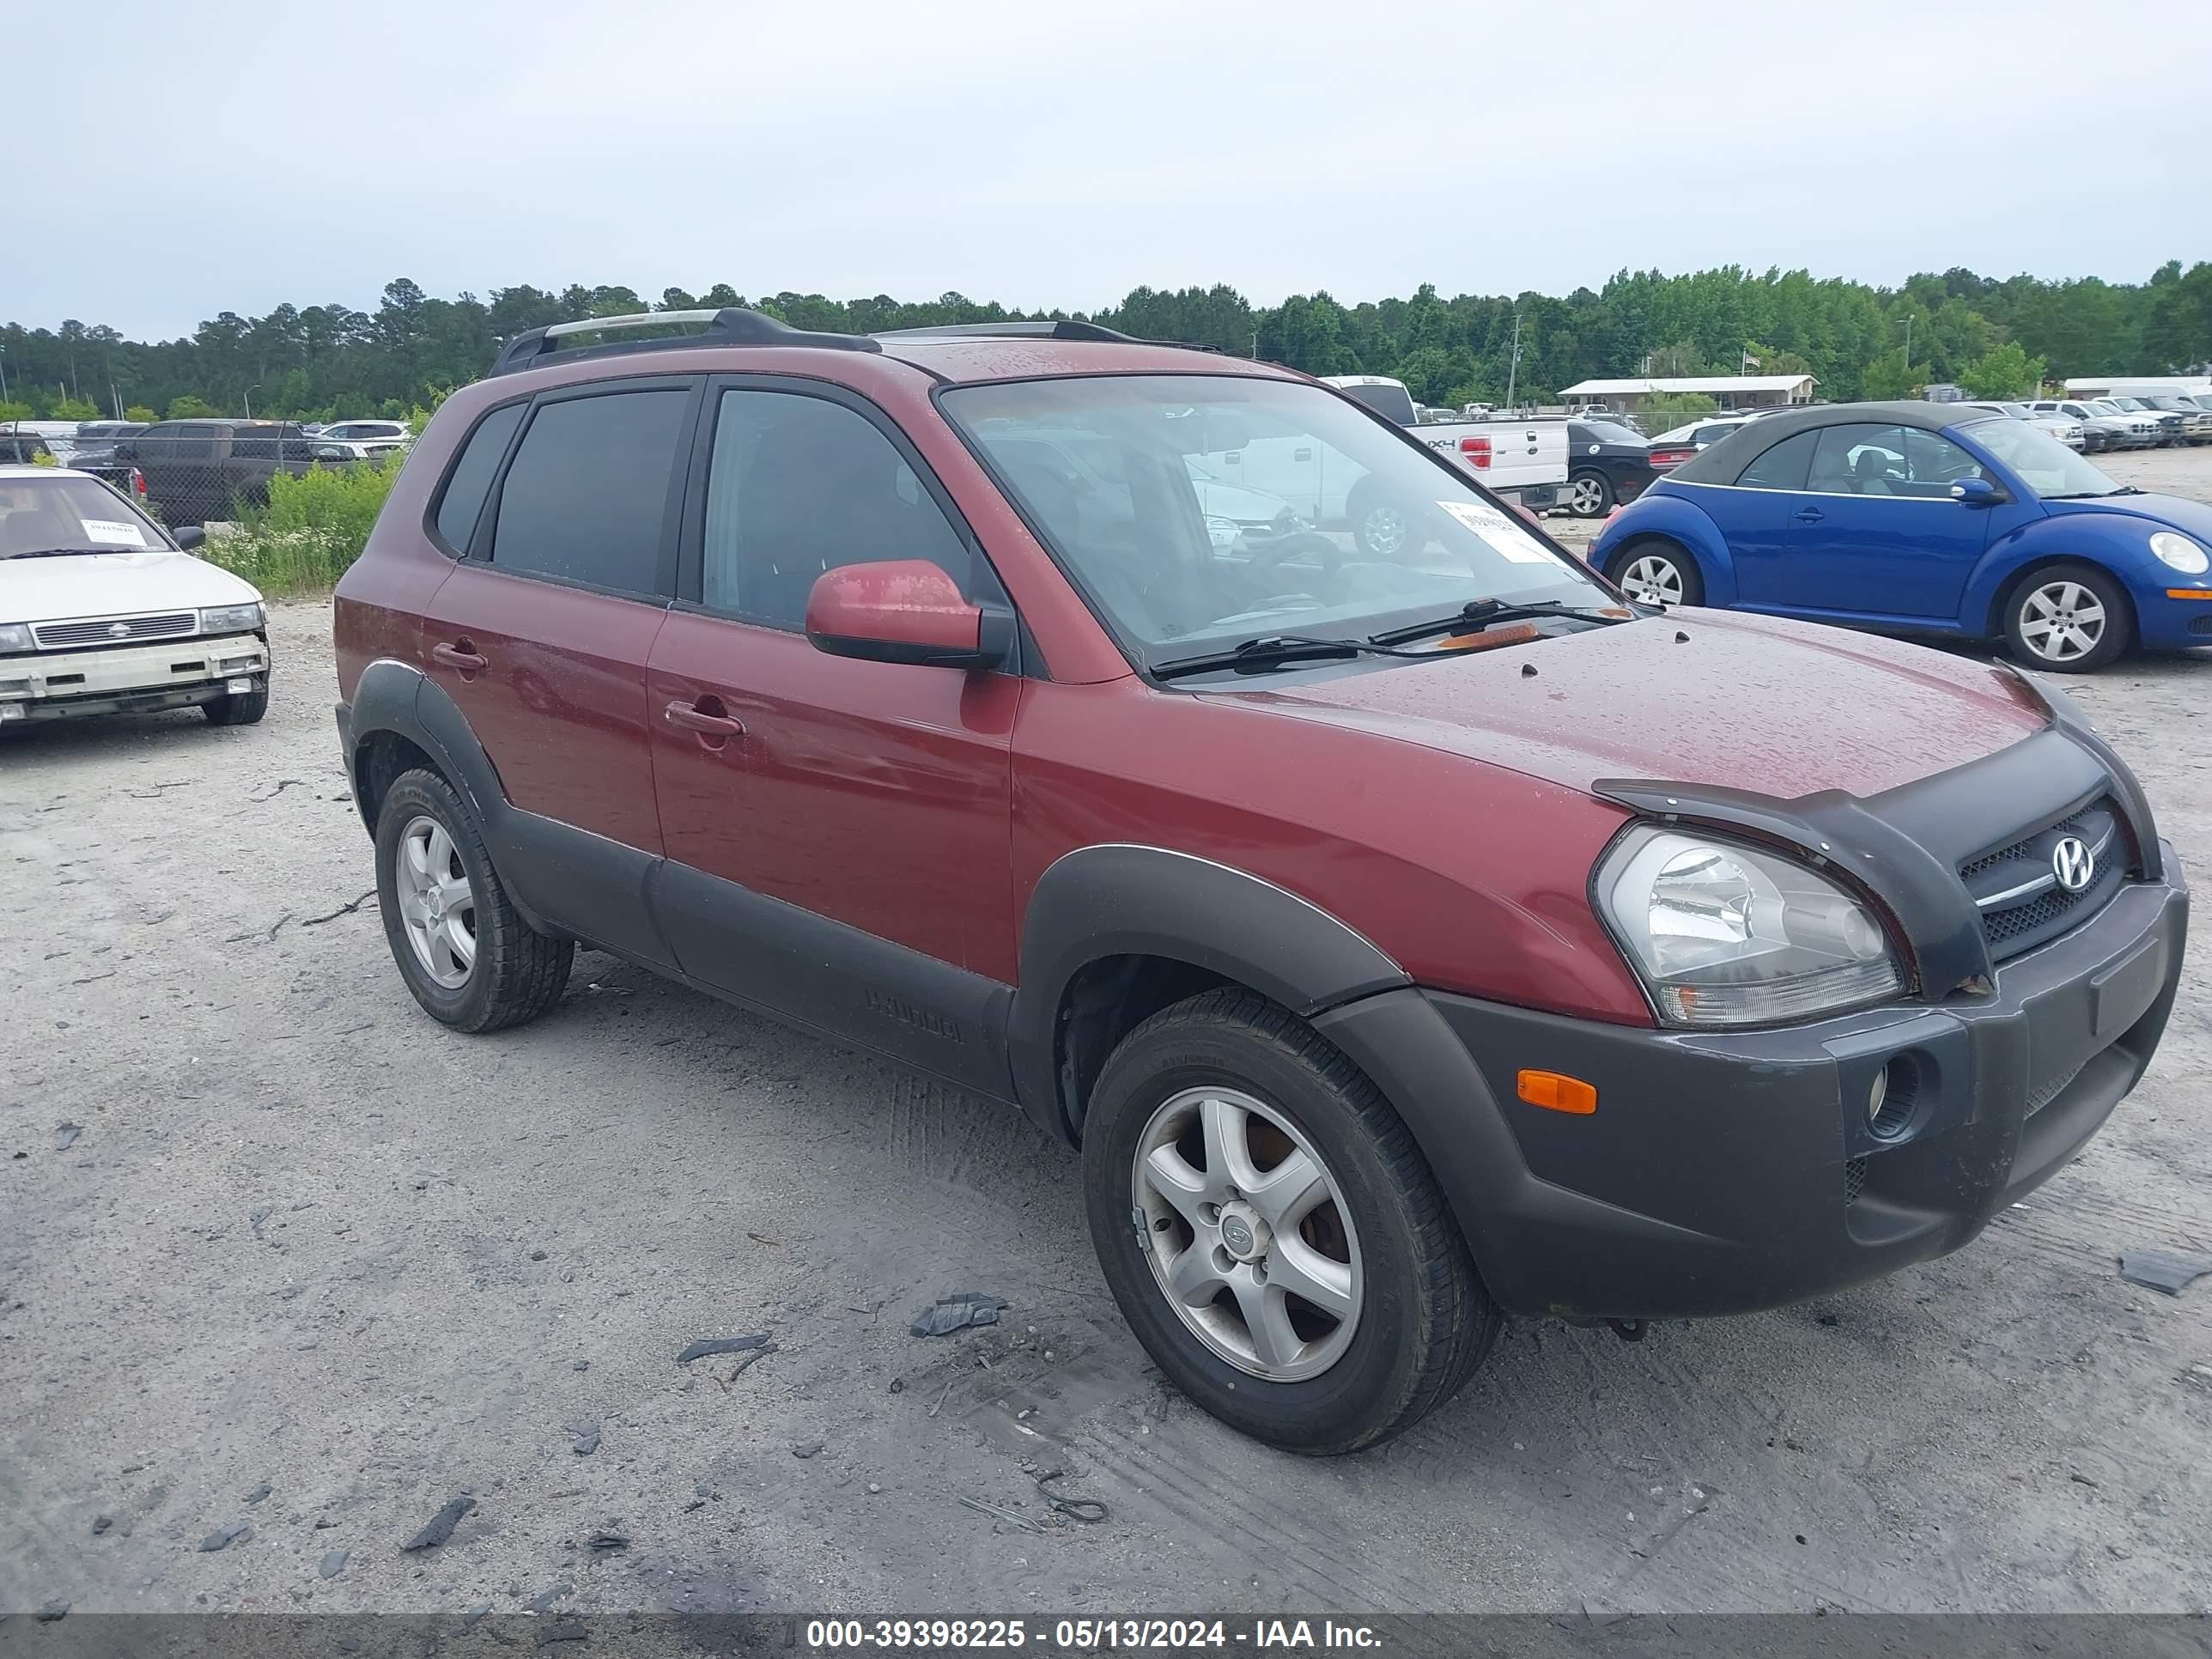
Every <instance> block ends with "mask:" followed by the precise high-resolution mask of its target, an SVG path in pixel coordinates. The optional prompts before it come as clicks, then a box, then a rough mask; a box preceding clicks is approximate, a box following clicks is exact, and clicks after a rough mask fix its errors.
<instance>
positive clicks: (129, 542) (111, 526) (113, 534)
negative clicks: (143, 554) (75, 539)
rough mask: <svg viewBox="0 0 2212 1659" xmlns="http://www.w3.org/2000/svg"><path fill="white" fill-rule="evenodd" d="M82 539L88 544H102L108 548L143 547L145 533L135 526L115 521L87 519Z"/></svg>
mask: <svg viewBox="0 0 2212 1659" xmlns="http://www.w3.org/2000/svg"><path fill="white" fill-rule="evenodd" d="M84 538H85V540H87V541H88V542H100V543H104V544H106V545H107V546H109V547H143V546H145V545H146V532H144V531H143V530H141V529H139V528H138V526H137V525H135V524H125V523H123V522H122V521H121V520H116V519H87V520H85V521H84Z"/></svg>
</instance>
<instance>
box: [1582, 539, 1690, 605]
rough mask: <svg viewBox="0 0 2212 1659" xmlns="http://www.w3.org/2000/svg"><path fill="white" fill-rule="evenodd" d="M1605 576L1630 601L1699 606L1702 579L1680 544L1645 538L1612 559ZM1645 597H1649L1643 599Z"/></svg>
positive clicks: (1625, 548)
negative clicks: (1611, 579)
mask: <svg viewBox="0 0 2212 1659" xmlns="http://www.w3.org/2000/svg"><path fill="white" fill-rule="evenodd" d="M1605 574H1607V575H1608V576H1610V577H1612V578H1613V583H1614V585H1615V586H1618V587H1620V590H1621V591H1622V592H1625V593H1626V594H1627V595H1628V597H1629V598H1630V599H1637V600H1640V601H1642V602H1643V603H1644V604H1647V605H1669V606H1672V605H1703V604H1704V603H1705V578H1704V577H1703V576H1702V575H1700V574H1699V572H1698V562H1697V561H1696V560H1695V559H1693V558H1692V557H1691V556H1690V555H1689V552H1688V550H1686V549H1685V548H1684V547H1683V546H1682V544H1680V542H1670V541H1668V540H1665V539H1664V538H1660V537H1656V536H1655V537H1646V538H1644V540H1642V541H1640V542H1631V543H1629V544H1628V545H1627V546H1626V547H1624V548H1622V549H1621V550H1620V552H1618V553H1616V554H1614V555H1613V562H1612V563H1611V565H1610V566H1609V567H1608V568H1607V570H1606V573H1605ZM1646 594H1649V595H1650V596H1652V597H1650V598H1648V599H1647V598H1645V595H1646Z"/></svg>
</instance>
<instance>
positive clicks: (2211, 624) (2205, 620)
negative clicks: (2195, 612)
mask: <svg viewBox="0 0 2212 1659" xmlns="http://www.w3.org/2000/svg"><path fill="white" fill-rule="evenodd" d="M2189 631H2190V632H2191V633H2192V634H2212V617H2191V618H2190V619H2189Z"/></svg>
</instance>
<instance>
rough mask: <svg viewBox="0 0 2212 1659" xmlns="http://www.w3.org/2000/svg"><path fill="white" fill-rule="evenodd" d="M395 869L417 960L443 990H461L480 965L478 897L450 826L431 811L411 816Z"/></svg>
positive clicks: (401, 912) (401, 910)
mask: <svg viewBox="0 0 2212 1659" xmlns="http://www.w3.org/2000/svg"><path fill="white" fill-rule="evenodd" d="M392 873H393V876H394V877H395V878H396V880H397V884H398V896H399V919H400V921H401V923H402V925H403V926H404V927H405V928H406V931H407V943H408V944H409V945H410V946H411V947H412V948H413V950H414V952H415V960H416V963H417V964H418V965H419V966H420V967H421V968H422V971H423V972H424V973H426V974H428V975H429V976H430V978H431V979H432V980H433V981H435V983H436V984H437V985H439V986H440V987H441V988H443V989H445V990H448V991H458V990H459V989H460V988H461V987H463V986H464V985H466V984H467V983H468V982H469V975H470V974H471V972H472V971H473V970H474V969H475V967H476V962H477V898H476V890H475V889H474V888H473V887H471V885H470V884H469V876H468V872H467V871H466V870H465V868H463V867H462V865H461V854H460V849H459V848H458V847H456V846H454V844H453V836H452V835H451V833H449V832H448V831H447V829H446V826H445V825H444V824H442V823H439V822H438V820H437V819H435V818H434V817H430V816H428V814H427V813H425V814H422V815H419V816H417V817H413V818H410V819H409V820H408V823H407V827H406V829H403V830H401V831H400V834H399V850H398V858H397V859H396V860H394V866H393V871H392Z"/></svg>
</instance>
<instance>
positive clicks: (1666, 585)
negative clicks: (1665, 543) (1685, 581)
mask: <svg viewBox="0 0 2212 1659" xmlns="http://www.w3.org/2000/svg"><path fill="white" fill-rule="evenodd" d="M1620 586H1621V591H1622V592H1625V593H1626V594H1627V595H1628V597H1629V598H1630V599H1634V600H1636V601H1638V603H1639V604H1642V605H1680V604H1681V602H1682V572H1681V568H1680V566H1678V565H1677V564H1676V563H1675V562H1674V560H1672V559H1670V558H1668V557H1667V556H1665V555H1664V554H1660V553H1645V554H1643V555H1641V556H1638V557H1637V558H1634V559H1632V560H1630V561H1629V562H1628V568H1627V569H1626V570H1624V571H1622V572H1621V573H1620Z"/></svg>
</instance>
